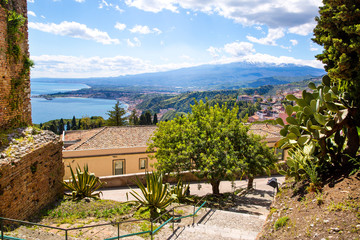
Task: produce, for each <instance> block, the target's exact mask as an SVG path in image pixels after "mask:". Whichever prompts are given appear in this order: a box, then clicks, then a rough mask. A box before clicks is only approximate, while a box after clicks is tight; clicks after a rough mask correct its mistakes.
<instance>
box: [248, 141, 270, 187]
mask: <svg viewBox="0 0 360 240" xmlns="http://www.w3.org/2000/svg"><path fill="white" fill-rule="evenodd" d="M263 139H264V138H263V137H261V136H258V135H254V134H249V136H248V138H247V139H246V147H244V148H243V149H242V151H243V155H244V165H243V172H244V174H246V175H247V177H248V178H249V179H248V189H250V188H252V187H253V180H254V178H255V176H257V175H263V174H268V175H270V170H271V169H273V168H275V163H276V162H277V157H276V156H275V154H274V152H273V150H271V149H270V148H269V147H267V146H266V142H261V141H262V140H263Z"/></svg>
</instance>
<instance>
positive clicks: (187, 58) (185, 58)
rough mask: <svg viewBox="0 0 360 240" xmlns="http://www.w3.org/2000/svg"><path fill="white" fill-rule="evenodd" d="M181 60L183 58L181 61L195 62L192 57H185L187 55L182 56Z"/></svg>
mask: <svg viewBox="0 0 360 240" xmlns="http://www.w3.org/2000/svg"><path fill="white" fill-rule="evenodd" d="M180 58H181V59H184V60H187V61H192V60H194V59H193V58H192V57H190V56H188V55H185V54H183V55H181V56H180Z"/></svg>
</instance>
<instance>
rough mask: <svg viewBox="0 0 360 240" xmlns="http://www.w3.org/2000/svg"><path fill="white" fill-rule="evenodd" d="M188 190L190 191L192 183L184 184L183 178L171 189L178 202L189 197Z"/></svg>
mask: <svg viewBox="0 0 360 240" xmlns="http://www.w3.org/2000/svg"><path fill="white" fill-rule="evenodd" d="M188 192H190V185H189V184H187V185H184V183H183V181H182V180H181V179H179V181H178V182H177V184H176V185H175V186H173V187H172V188H171V190H170V193H171V195H172V196H173V197H175V200H176V201H177V202H178V203H181V202H184V200H186V199H187V195H188Z"/></svg>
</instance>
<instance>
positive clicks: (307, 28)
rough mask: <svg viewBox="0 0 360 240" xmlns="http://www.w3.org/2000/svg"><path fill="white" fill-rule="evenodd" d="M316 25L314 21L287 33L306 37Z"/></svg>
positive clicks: (290, 29) (291, 29)
mask: <svg viewBox="0 0 360 240" xmlns="http://www.w3.org/2000/svg"><path fill="white" fill-rule="evenodd" d="M315 26H316V23H315V21H312V22H310V23H305V24H302V25H300V26H295V27H291V28H289V33H294V34H298V35H301V36H307V35H309V34H311V33H312V32H313V29H314V28H315Z"/></svg>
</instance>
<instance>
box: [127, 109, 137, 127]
mask: <svg viewBox="0 0 360 240" xmlns="http://www.w3.org/2000/svg"><path fill="white" fill-rule="evenodd" d="M129 124H130V125H138V124H139V118H138V116H137V113H136V109H133V110H132V111H131V114H130V116H129Z"/></svg>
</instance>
